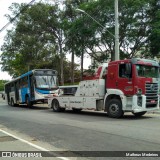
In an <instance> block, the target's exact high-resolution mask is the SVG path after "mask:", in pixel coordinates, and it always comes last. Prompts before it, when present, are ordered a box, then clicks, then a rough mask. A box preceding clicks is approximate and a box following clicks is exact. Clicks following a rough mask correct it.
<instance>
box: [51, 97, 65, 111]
mask: <svg viewBox="0 0 160 160" xmlns="http://www.w3.org/2000/svg"><path fill="white" fill-rule="evenodd" d="M52 108H53V111H54V112H62V111H65V108H61V107H60V106H59V102H58V100H56V99H54V100H53V101H52Z"/></svg>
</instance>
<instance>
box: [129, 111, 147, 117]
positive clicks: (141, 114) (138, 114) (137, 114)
mask: <svg viewBox="0 0 160 160" xmlns="http://www.w3.org/2000/svg"><path fill="white" fill-rule="evenodd" d="M132 113H133V112H132ZM145 113H146V111H144V112H139V113H133V114H134V116H135V117H141V116H143V115H144V114H145Z"/></svg>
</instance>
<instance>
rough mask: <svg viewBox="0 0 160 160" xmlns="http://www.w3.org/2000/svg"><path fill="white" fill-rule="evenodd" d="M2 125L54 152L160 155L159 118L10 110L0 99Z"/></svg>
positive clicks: (154, 115)
mask: <svg viewBox="0 0 160 160" xmlns="http://www.w3.org/2000/svg"><path fill="white" fill-rule="evenodd" d="M0 125H1V128H3V129H6V130H9V131H11V132H12V133H14V134H16V135H18V136H21V137H23V138H25V139H28V140H29V141H32V142H34V143H38V144H39V145H41V146H43V147H45V148H47V149H49V150H51V151H52V150H69V151H76V150H77V151H160V114H146V115H145V116H144V117H141V118H135V117H134V116H133V115H132V114H127V115H125V116H124V117H123V118H121V119H112V118H109V117H108V116H107V115H106V113H103V112H93V111H92V112H91V111H82V112H80V113H74V112H73V111H69V110H67V111H66V112H64V113H55V112H53V111H52V109H50V108H47V107H46V106H43V105H42V106H39V107H38V106H36V107H34V108H33V109H29V108H26V107H25V106H21V107H11V106H8V105H7V104H6V103H5V101H4V100H2V99H0ZM96 159H97V158H96ZM110 159H111V158H110ZM114 159H115V158H114ZM122 159H123V158H122ZM130 159H132V158H130ZM145 159H151V158H145ZM154 159H155V158H154Z"/></svg>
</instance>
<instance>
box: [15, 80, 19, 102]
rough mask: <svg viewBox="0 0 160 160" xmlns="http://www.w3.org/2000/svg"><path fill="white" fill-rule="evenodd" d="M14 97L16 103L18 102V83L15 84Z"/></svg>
mask: <svg viewBox="0 0 160 160" xmlns="http://www.w3.org/2000/svg"><path fill="white" fill-rule="evenodd" d="M15 97H16V102H19V81H17V82H15Z"/></svg>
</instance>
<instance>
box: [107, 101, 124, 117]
mask: <svg viewBox="0 0 160 160" xmlns="http://www.w3.org/2000/svg"><path fill="white" fill-rule="evenodd" d="M106 107H107V108H106V110H107V113H108V115H109V117H112V118H120V117H122V116H123V114H124V112H123V111H122V103H121V101H120V100H118V99H111V100H110V101H109V102H108V104H107V106H106Z"/></svg>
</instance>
